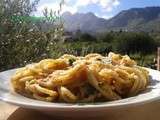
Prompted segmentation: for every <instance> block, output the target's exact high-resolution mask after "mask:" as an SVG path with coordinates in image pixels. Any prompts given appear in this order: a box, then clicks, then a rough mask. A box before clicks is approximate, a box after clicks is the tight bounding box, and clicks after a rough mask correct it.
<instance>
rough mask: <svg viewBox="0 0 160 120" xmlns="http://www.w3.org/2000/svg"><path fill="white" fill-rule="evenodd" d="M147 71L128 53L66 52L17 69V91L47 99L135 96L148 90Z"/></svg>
mask: <svg viewBox="0 0 160 120" xmlns="http://www.w3.org/2000/svg"><path fill="white" fill-rule="evenodd" d="M148 82H149V73H148V71H147V70H146V69H145V68H143V67H140V66H138V65H137V64H136V62H135V61H134V60H132V59H131V58H130V57H129V56H127V55H125V56H122V55H120V54H115V53H112V52H110V53H109V54H108V55H107V56H102V55H100V54H96V53H94V54H88V55H86V56H85V57H82V56H73V55H67V54H66V55H63V56H61V57H60V58H58V59H45V60H42V61H40V62H39V63H33V64H30V65H27V66H25V67H23V68H20V69H18V70H17V72H16V73H15V75H14V76H13V77H12V80H11V83H12V86H13V88H14V91H15V92H17V93H19V94H21V95H24V96H26V97H30V98H34V99H37V100H42V101H48V102H67V103H75V102H101V101H112V100H119V99H123V98H126V97H130V96H134V95H137V94H138V93H140V92H141V91H143V90H145V89H146V87H147V85H148Z"/></svg>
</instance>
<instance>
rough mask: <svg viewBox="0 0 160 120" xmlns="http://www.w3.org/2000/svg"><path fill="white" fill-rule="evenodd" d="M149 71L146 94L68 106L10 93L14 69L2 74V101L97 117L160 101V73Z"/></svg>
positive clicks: (56, 112)
mask: <svg viewBox="0 0 160 120" xmlns="http://www.w3.org/2000/svg"><path fill="white" fill-rule="evenodd" d="M148 70H149V73H150V77H151V78H150V85H149V86H148V87H147V89H146V90H145V91H144V92H142V93H140V94H139V95H137V96H134V97H130V98H126V99H122V100H117V101H111V102H103V103H90V104H88V103H86V104H85V103H83V104H66V103H49V102H43V101H38V100H34V99H30V98H27V97H23V96H21V95H19V94H17V93H12V92H10V85H9V82H10V77H11V76H12V75H13V74H14V72H15V69H13V70H9V71H5V72H1V73H0V99H1V100H2V101H5V102H8V103H11V104H14V105H17V106H20V107H25V108H32V109H37V110H41V111H44V112H48V111H49V112H51V113H52V114H56V115H61V116H63V115H64V116H66V115H67V116H73V115H74V116H77V115H82V113H85V114H86V115H87V116H89V115H92V116H93V115H96V116H97V114H105V113H104V112H103V111H105V110H108V109H117V108H122V107H123V108H124V107H127V106H131V105H139V104H143V103H147V102H151V101H155V100H158V99H159V98H160V72H159V71H156V70H152V69H148ZM97 111H100V112H97ZM87 113H88V114H87ZM92 113H93V114H92ZM94 113H96V114H94Z"/></svg>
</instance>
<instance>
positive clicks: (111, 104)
mask: <svg viewBox="0 0 160 120" xmlns="http://www.w3.org/2000/svg"><path fill="white" fill-rule="evenodd" d="M146 69H148V70H149V71H152V72H156V73H157V74H160V71H157V70H153V69H150V68H146ZM15 70H16V69H11V70H7V71H3V72H0V75H1V74H4V73H5V72H11V71H15ZM159 81H160V79H159ZM9 94H11V92H10V91H9ZM16 94H18V93H16ZM18 95H20V94H18ZM139 95H140V94H139ZM20 96H22V95H20ZM137 96H138V95H137ZM22 97H24V96H22ZM134 97H136V96H134ZM25 98H27V97H25ZM131 98H133V97H129V98H125V99H121V100H116V101H108V102H107V101H106V102H97V103H98V104H97V103H92V104H91V103H89V104H87V103H82V104H81V103H73V104H68V103H54V102H53V103H50V102H45V101H39V100H34V99H31V98H27V99H30V100H31V101H34V102H36V101H39V102H42V103H43V102H45V105H42V104H39V105H38V104H32V103H28V102H21V101H13V100H10V99H7V98H3V97H1V96H0V100H1V101H4V102H7V103H9V104H13V105H16V106H20V107H25V108H32V109H53V108H54V109H59V110H60V109H62V108H63V110H68V109H78V110H84V109H86V108H87V109H104V108H107V109H110V108H119V107H126V106H133V105H134V106H135V105H141V104H146V103H150V102H153V101H157V100H159V99H160V95H159V96H156V97H152V98H150V99H145V100H140V101H132V100H131V101H128V102H121V101H124V100H128V99H131ZM114 102H117V103H114ZM47 103H49V104H51V106H50V105H49V104H47Z"/></svg>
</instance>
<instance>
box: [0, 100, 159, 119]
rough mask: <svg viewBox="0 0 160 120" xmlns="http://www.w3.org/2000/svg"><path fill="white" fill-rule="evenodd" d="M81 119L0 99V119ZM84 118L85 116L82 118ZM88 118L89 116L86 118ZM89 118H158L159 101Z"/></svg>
mask: <svg viewBox="0 0 160 120" xmlns="http://www.w3.org/2000/svg"><path fill="white" fill-rule="evenodd" d="M67 119H68V120H82V119H78V118H57V117H53V116H52V117H51V116H47V115H45V114H43V113H41V112H38V111H34V110H31V109H26V108H20V107H17V106H13V105H10V104H7V103H4V102H1V101H0V120H67ZM83 120H85V118H84V119H83ZM87 120H89V118H87ZM91 120H160V101H156V102H152V103H147V104H143V105H138V106H133V107H130V108H126V109H123V110H116V111H114V112H110V113H106V116H105V117H103V118H92V119H91Z"/></svg>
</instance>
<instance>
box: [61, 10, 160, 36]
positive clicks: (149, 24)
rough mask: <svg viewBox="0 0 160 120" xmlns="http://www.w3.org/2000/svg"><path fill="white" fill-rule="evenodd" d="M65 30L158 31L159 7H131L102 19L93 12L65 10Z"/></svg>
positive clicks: (159, 22) (91, 31)
mask: <svg viewBox="0 0 160 120" xmlns="http://www.w3.org/2000/svg"><path fill="white" fill-rule="evenodd" d="M62 17H63V18H64V21H65V28H66V30H67V31H76V30H78V29H80V30H81V31H82V32H89V33H95V32H104V31H111V30H114V31H117V30H118V31H119V30H127V31H145V32H150V31H156V32H159V31H160V7H145V8H132V9H129V10H124V11H121V12H120V13H118V14H117V15H116V16H114V17H113V18H111V19H108V20H106V19H103V18H99V17H97V16H95V15H94V14H93V13H86V14H84V13H76V14H71V13H69V12H66V13H64V14H63V16H62Z"/></svg>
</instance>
